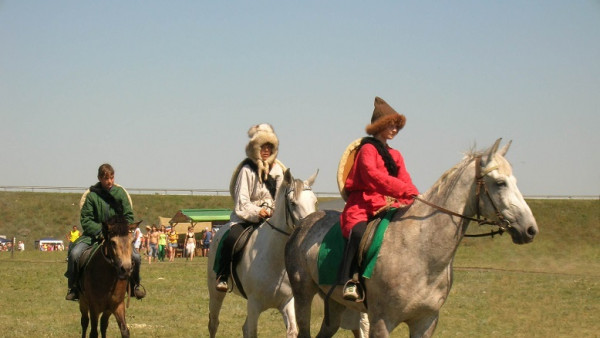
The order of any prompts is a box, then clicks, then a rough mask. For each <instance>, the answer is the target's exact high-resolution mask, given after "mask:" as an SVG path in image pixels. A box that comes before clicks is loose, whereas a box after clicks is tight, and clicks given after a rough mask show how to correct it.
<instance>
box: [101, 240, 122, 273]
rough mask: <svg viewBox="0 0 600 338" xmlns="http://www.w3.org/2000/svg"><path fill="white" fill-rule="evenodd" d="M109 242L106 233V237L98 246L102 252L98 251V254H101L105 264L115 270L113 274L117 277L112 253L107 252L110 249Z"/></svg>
mask: <svg viewBox="0 0 600 338" xmlns="http://www.w3.org/2000/svg"><path fill="white" fill-rule="evenodd" d="M110 241H111V236H109V235H108V232H107V233H106V237H104V238H103V239H102V242H101V243H100V246H101V247H102V250H100V252H101V253H102V258H104V260H105V261H106V263H108V264H109V265H110V266H112V267H113V268H114V269H115V272H116V273H117V275H119V266H118V265H117V263H116V260H115V257H114V251H113V250H109V249H110V248H109V246H110ZM109 252H110V254H109Z"/></svg>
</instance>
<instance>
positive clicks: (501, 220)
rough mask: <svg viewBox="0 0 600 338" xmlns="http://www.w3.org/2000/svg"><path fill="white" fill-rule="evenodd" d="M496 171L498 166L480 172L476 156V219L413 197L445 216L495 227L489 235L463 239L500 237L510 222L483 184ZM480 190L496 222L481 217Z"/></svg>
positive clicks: (479, 164) (478, 160)
mask: <svg viewBox="0 0 600 338" xmlns="http://www.w3.org/2000/svg"><path fill="white" fill-rule="evenodd" d="M496 169H498V166H493V167H490V168H487V169H485V170H483V171H482V168H481V156H477V157H476V158H475V179H476V181H477V187H476V188H475V196H476V199H477V203H476V205H477V217H476V218H473V217H469V216H465V215H461V214H459V213H456V212H454V211H451V210H448V209H446V208H443V207H440V206H438V205H435V204H433V203H431V202H429V201H426V200H424V199H422V198H420V197H419V196H414V199H415V200H417V201H419V202H421V203H424V204H427V205H428V206H430V207H432V208H435V209H437V210H439V211H441V212H443V213H445V214H449V215H452V216H457V217H460V218H463V219H467V220H469V221H473V222H477V223H478V224H479V225H480V226H481V225H492V226H497V227H498V230H496V231H494V230H492V231H491V232H490V233H485V234H478V235H465V237H484V236H492V237H494V236H495V235H498V234H499V235H502V234H503V233H504V232H505V231H507V230H508V229H510V228H512V225H511V224H510V221H509V220H508V219H506V217H504V216H503V215H502V213H501V212H500V210H499V209H498V207H497V206H496V204H495V203H494V200H493V199H492V196H491V195H490V191H489V190H488V188H487V185H486V184H485V180H484V177H485V176H487V175H488V174H489V173H491V172H492V171H494V170H496ZM481 190H483V191H484V192H485V195H486V196H487V198H488V199H489V200H490V203H491V204H492V207H493V208H494V211H495V212H496V217H498V220H497V221H492V220H489V219H486V218H485V217H482V216H481V210H480V207H479V204H480V203H479V202H480V201H481Z"/></svg>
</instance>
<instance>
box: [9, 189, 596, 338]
mask: <svg viewBox="0 0 600 338" xmlns="http://www.w3.org/2000/svg"><path fill="white" fill-rule="evenodd" d="M36 195H38V196H36ZM39 195H42V196H39ZM69 196H70V197H69ZM132 197H133V198H134V206H135V208H136V212H138V215H144V217H146V216H147V217H157V216H158V215H161V216H169V215H171V214H174V213H175V212H176V211H177V210H179V209H182V208H200V207H207V208H209V207H228V205H227V203H230V199H229V198H228V197H227V198H217V199H216V200H215V201H212V202H206V201H205V199H204V197H200V196H183V197H181V196H132ZM77 199H78V195H75V194H44V193H0V206H1V207H2V209H1V210H2V213H3V220H1V221H0V222H2V223H0V225H1V226H2V227H1V229H2V230H1V231H2V232H4V231H5V229H9V230H10V229H12V230H10V231H14V233H18V231H16V229H19V227H15V225H18V224H30V225H29V226H28V227H29V228H31V229H32V230H31V233H30V234H29V235H28V237H30V236H34V233H35V232H34V231H33V229H37V228H36V227H34V226H32V225H33V224H44V225H46V223H45V222H51V221H50V220H56V219H60V218H61V217H71V219H72V221H73V222H76V221H77V210H76V208H75V207H72V206H70V203H72V202H73V201H77ZM227 199H229V200H227ZM192 203H196V204H192ZM203 203H207V204H203ZM210 203H215V204H214V205H213V204H210ZM217 203H223V204H218V205H217ZM528 203H529V205H530V206H531V209H532V211H533V213H534V215H535V216H536V219H537V221H538V225H539V228H540V234H539V235H538V237H537V238H536V240H535V241H534V242H533V243H532V244H528V245H522V246H519V245H515V244H512V241H511V240H510V237H509V236H508V235H505V236H502V237H495V238H494V239H490V238H479V239H477V238H466V239H465V240H464V241H463V243H462V244H461V246H460V247H459V250H458V252H457V254H456V259H455V264H454V266H455V270H454V272H455V273H454V285H453V287H452V290H451V292H450V295H449V297H448V300H447V302H446V304H445V305H444V306H443V307H442V310H441V315H440V322H439V324H438V328H437V330H436V336H437V337H506V336H513V337H593V336H599V335H600V324H599V323H598V321H597V317H598V313H600V263H599V262H600V259H599V258H600V245H599V244H598V243H599V241H600V201H598V200H592V201H575V200H563V201H558V200H531V201H528ZM16 208H18V209H17V210H15V209H16ZM34 209H35V210H34ZM73 213H74V214H75V216H73V215H71V214H73ZM23 215H31V216H30V217H31V218H27V217H25V216H23ZM153 215H156V216H153ZM138 218H142V217H138ZM38 219H43V220H44V222H39V223H38ZM148 219H149V218H148ZM67 224H72V223H67ZM47 227H48V228H54V227H55V228H57V229H58V228H59V226H58V225H55V226H54V227H53V226H50V225H47ZM41 229H42V230H44V229H46V228H45V227H41ZM64 229H68V227H66V228H64ZM58 230H60V231H58ZM58 230H56V231H57V235H60V234H62V233H63V232H65V231H66V230H63V228H60V229H58ZM478 230H479V229H477V228H476V226H473V229H470V232H477V231H478ZM481 230H482V231H484V230H487V229H481ZM45 235H46V234H44V236H45ZM17 237H18V236H17ZM30 248H31V246H29V248H28V249H30ZM65 258H66V253H64V252H38V251H32V250H27V251H25V252H15V253H14V256H12V257H11V254H10V253H8V252H0V285H1V287H0V322H1V323H2V326H3V328H2V330H3V332H5V333H6V332H10V336H13V337H32V336H36V337H65V336H66V337H75V336H78V335H79V334H80V325H79V318H80V314H79V310H78V305H77V303H75V302H67V301H65V300H64V295H65V293H66V279H65V278H64V277H63V276H62V274H63V273H64V271H65V268H66V263H65ZM142 278H143V281H142V284H143V285H144V286H145V287H146V289H147V291H148V297H146V299H144V300H143V301H135V300H131V304H130V307H129V308H128V309H127V323H128V325H129V327H130V330H131V334H132V336H133V337H136V336H137V337H142V336H144V337H207V336H208V330H207V324H208V294H207V291H206V259H205V258H202V257H197V258H195V259H194V261H192V262H189V261H186V260H185V259H181V258H178V259H177V260H176V262H174V263H168V262H164V263H153V264H151V265H148V264H147V261H144V263H143V265H142ZM245 312H246V311H245V301H244V300H243V299H242V298H241V297H238V296H235V295H229V296H228V297H227V298H226V300H225V304H224V306H223V309H222V312H221V325H220V327H219V336H220V337H240V336H241V326H242V325H243V323H244V317H245ZM321 318H322V310H321V309H320V307H318V306H315V309H314V316H313V319H312V333H313V335H315V334H316V333H317V331H318V327H319V324H320V320H321ZM284 332H285V328H284V326H283V323H282V320H281V316H280V315H279V313H278V312H277V311H276V310H269V311H267V312H265V313H263V314H262V315H261V318H260V323H259V336H261V337H283V336H284ZM108 336H109V337H115V336H118V329H117V327H116V325H115V321H114V318H111V320H110V325H109V332H108ZM392 336H393V337H406V336H408V333H407V328H406V326H405V325H401V326H399V327H398V328H396V330H395V331H394V332H393V333H392ZM336 337H352V335H351V334H350V332H349V331H345V330H340V331H339V332H338V334H337V335H336Z"/></svg>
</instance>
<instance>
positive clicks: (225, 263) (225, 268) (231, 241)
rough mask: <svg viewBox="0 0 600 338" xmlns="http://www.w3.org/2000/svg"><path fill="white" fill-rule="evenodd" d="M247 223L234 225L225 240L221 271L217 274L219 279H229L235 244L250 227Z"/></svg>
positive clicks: (222, 248) (222, 249)
mask: <svg viewBox="0 0 600 338" xmlns="http://www.w3.org/2000/svg"><path fill="white" fill-rule="evenodd" d="M248 226H249V224H247V223H238V224H234V225H232V226H231V228H229V233H228V234H227V236H226V237H225V238H223V246H222V247H221V259H220V263H221V265H220V267H221V268H220V269H219V273H218V274H217V278H219V277H222V278H223V279H227V277H229V273H230V270H229V268H230V265H231V261H232V260H233V247H234V245H235V242H237V240H238V238H240V236H241V235H242V233H243V232H244V229H246V227H248Z"/></svg>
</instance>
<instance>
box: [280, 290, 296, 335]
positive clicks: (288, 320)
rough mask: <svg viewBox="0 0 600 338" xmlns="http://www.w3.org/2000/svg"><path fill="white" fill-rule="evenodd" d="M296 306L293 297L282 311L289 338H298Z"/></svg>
mask: <svg viewBox="0 0 600 338" xmlns="http://www.w3.org/2000/svg"><path fill="white" fill-rule="evenodd" d="M294 306H295V305H294V298H293V297H292V298H291V299H290V300H289V301H288V302H287V303H286V304H285V305H284V306H283V308H282V309H281V310H280V312H281V315H282V316H283V322H284V323H285V327H287V334H286V337H287V338H295V337H298V324H297V323H296V310H295V308H294Z"/></svg>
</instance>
